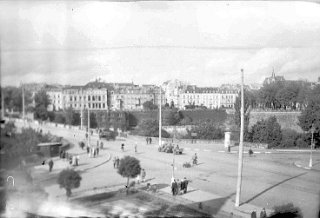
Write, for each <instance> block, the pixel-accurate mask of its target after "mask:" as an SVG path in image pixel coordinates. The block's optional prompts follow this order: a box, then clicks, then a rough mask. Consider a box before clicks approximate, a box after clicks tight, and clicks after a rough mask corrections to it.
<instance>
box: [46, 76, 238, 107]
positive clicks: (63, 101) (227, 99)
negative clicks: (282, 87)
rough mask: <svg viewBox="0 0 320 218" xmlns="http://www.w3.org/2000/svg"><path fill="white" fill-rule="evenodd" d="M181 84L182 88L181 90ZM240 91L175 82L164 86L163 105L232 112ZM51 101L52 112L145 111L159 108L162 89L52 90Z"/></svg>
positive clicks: (93, 86) (97, 86) (100, 86)
mask: <svg viewBox="0 0 320 218" xmlns="http://www.w3.org/2000/svg"><path fill="white" fill-rule="evenodd" d="M179 84H180V85H181V84H182V86H179ZM238 93H239V89H237V88H232V87H229V86H223V87H220V88H212V87H208V88H199V87H196V86H187V85H185V83H179V82H177V81H174V82H173V83H172V84H171V85H170V84H167V86H166V85H163V86H162V101H161V105H165V104H166V103H168V104H171V101H173V103H174V105H175V107H178V108H180V109H185V108H186V106H188V105H195V106H204V107H206V108H208V109H216V108H222V107H224V108H233V107H234V103H235V101H236V97H237V96H238ZM47 94H48V95H49V98H50V100H51V105H49V107H48V109H49V110H54V111H57V110H64V109H67V108H69V107H72V108H73V109H74V110H81V109H86V108H89V109H90V110H114V111H116V110H143V103H145V102H146V101H151V102H152V103H154V104H155V105H157V106H159V103H160V88H159V87H157V86H154V85H141V86H139V85H134V84H131V83H123V84H121V83H119V84H112V83H103V82H97V81H96V82H90V83H88V84H87V85H85V86H70V87H65V88H51V89H48V90H47Z"/></svg>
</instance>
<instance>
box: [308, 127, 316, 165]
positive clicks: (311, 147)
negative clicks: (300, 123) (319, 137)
mask: <svg viewBox="0 0 320 218" xmlns="http://www.w3.org/2000/svg"><path fill="white" fill-rule="evenodd" d="M314 130H315V128H314V125H313V124H312V127H311V145H310V160H309V167H310V168H311V167H312V149H313V146H314V141H313V140H314V139H313V134H314Z"/></svg>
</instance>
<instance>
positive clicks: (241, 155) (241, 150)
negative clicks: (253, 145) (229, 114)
mask: <svg viewBox="0 0 320 218" xmlns="http://www.w3.org/2000/svg"><path fill="white" fill-rule="evenodd" d="M243 77H244V76H243V69H241V126H240V143H239V159H238V179H237V194H236V202H235V206H236V207H239V206H240V195H241V183H242V165H243V129H244V93H243Z"/></svg>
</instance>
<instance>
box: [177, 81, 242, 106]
mask: <svg viewBox="0 0 320 218" xmlns="http://www.w3.org/2000/svg"><path fill="white" fill-rule="evenodd" d="M237 96H238V91H237V90H229V89H228V90H227V89H219V88H198V87H195V86H192V87H188V88H187V89H186V90H185V92H184V93H181V94H180V97H179V105H178V107H179V108H180V109H184V108H185V106H187V105H195V106H205V107H206V108H208V109H217V108H221V107H224V108H233V107H234V103H235V101H236V97H237Z"/></svg>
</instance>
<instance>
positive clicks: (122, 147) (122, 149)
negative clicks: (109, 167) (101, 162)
mask: <svg viewBox="0 0 320 218" xmlns="http://www.w3.org/2000/svg"><path fill="white" fill-rule="evenodd" d="M121 151H124V143H122V144H121Z"/></svg>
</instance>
